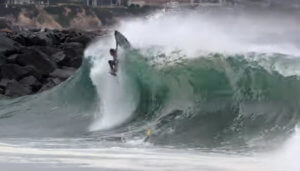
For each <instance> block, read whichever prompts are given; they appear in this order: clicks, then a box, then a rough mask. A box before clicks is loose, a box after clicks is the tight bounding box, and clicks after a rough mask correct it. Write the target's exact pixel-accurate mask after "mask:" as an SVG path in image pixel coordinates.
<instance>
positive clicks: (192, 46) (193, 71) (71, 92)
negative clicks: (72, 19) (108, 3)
mask: <svg viewBox="0 0 300 171" xmlns="http://www.w3.org/2000/svg"><path fill="white" fill-rule="evenodd" d="M297 16H298V14H295V13H293V12H291V11H276V10H275V11H273V10H256V11H253V10H236V9H227V8H224V9H217V10H216V9H214V8H213V9H210V10H204V9H199V10H193V11H189V10H172V11H165V10H163V11H159V12H156V13H153V14H151V15H149V16H147V17H143V18H135V19H126V20H122V22H120V24H119V25H118V26H116V27H115V29H117V30H119V31H120V32H122V33H123V34H124V35H125V36H126V37H127V38H128V40H129V41H130V42H131V44H132V46H133V48H132V49H130V50H123V49H120V50H119V52H118V57H119V60H120V63H119V69H118V74H117V76H116V77H114V76H111V75H110V74H109V66H108V63H107V60H109V59H110V56H109V54H108V50H109V48H111V47H114V43H115V42H114V38H113V35H112V34H111V35H106V36H103V37H99V39H98V40H96V41H95V42H94V43H92V44H91V45H90V46H89V47H88V48H87V49H86V51H85V59H84V62H83V65H82V67H81V68H80V69H79V70H78V71H77V72H76V73H75V75H74V76H72V77H71V78H70V79H68V80H67V81H65V82H64V83H62V84H61V85H59V86H57V87H55V88H53V89H51V90H49V91H47V92H43V93H40V94H36V95H31V96H25V97H20V98H16V99H8V98H2V99H1V100H0V166H1V168H2V169H4V170H30V171H31V170H209V171H210V170H211V171H227V170H237V171H242V170H251V171H253V170H278V171H280V170H283V169H285V170H299V169H300V165H299V156H300V148H299V143H300V133H299V131H297V125H298V123H299V110H300V107H299V106H300V105H299V102H300V101H299V100H300V80H299V73H300V70H299V67H298V66H300V58H299V56H300V51H299V40H300V37H299V35H300V34H299V32H300V30H299V26H300V23H299V21H298V20H297ZM148 130H151V134H150V136H149V138H148V140H147V141H145V139H146V137H147V135H146V132H147V131H148ZM2 169H0V170H2Z"/></svg>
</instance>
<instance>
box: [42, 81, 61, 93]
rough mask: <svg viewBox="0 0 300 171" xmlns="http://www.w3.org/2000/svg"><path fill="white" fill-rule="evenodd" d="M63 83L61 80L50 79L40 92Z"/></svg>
mask: <svg viewBox="0 0 300 171" xmlns="http://www.w3.org/2000/svg"><path fill="white" fill-rule="evenodd" d="M60 83H61V80H60V79H58V78H48V79H47V82H46V83H45V84H43V86H42V88H41V89H40V90H39V92H42V91H45V90H48V89H50V88H52V87H54V86H56V85H58V84H60Z"/></svg>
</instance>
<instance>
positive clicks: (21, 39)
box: [11, 31, 52, 46]
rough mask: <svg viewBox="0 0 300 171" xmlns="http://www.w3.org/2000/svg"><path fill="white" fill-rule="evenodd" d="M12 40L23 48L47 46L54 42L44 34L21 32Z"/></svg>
mask: <svg viewBox="0 0 300 171" xmlns="http://www.w3.org/2000/svg"><path fill="white" fill-rule="evenodd" d="M11 38H12V39H13V40H14V41H16V42H18V43H20V44H21V45H23V46H47V45H50V44H52V40H51V39H49V38H48V36H47V34H46V33H44V32H26V31H23V32H19V33H18V34H16V35H13V36H11Z"/></svg>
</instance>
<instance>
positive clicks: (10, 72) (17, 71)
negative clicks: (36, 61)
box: [0, 64, 30, 80]
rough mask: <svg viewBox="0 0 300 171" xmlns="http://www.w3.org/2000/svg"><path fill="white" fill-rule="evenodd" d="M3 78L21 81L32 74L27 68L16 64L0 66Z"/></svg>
mask: <svg viewBox="0 0 300 171" xmlns="http://www.w3.org/2000/svg"><path fill="white" fill-rule="evenodd" d="M0 71H1V78H6V79H16V80H18V79H20V78H22V77H24V76H26V75H28V74H29V73H30V71H29V70H28V69H27V68H26V67H22V66H19V65H16V64H4V65H2V66H0Z"/></svg>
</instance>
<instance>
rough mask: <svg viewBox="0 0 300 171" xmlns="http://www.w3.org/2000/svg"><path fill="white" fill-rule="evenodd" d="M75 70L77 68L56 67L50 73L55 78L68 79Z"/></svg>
mask: <svg viewBox="0 0 300 171" xmlns="http://www.w3.org/2000/svg"><path fill="white" fill-rule="evenodd" d="M75 71H76V69H75V68H64V69H56V70H54V71H53V72H52V73H51V74H50V76H51V77H54V78H59V79H61V80H66V79H67V78H69V77H70V76H72V75H73V74H74V72H75Z"/></svg>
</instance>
